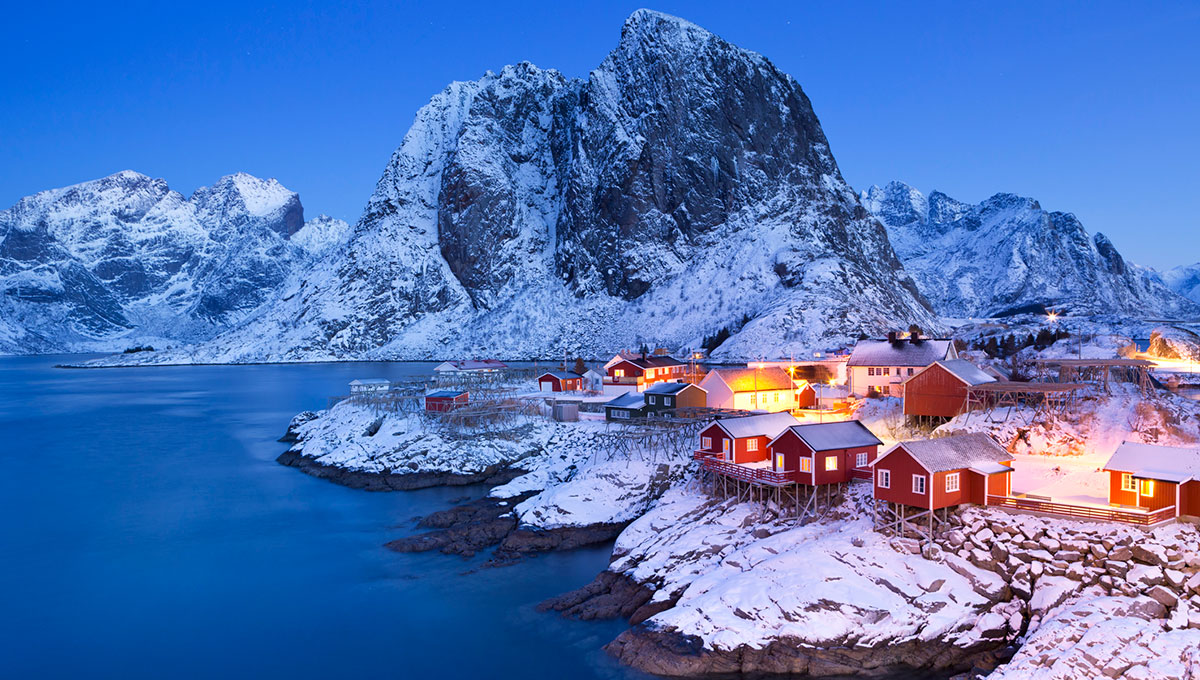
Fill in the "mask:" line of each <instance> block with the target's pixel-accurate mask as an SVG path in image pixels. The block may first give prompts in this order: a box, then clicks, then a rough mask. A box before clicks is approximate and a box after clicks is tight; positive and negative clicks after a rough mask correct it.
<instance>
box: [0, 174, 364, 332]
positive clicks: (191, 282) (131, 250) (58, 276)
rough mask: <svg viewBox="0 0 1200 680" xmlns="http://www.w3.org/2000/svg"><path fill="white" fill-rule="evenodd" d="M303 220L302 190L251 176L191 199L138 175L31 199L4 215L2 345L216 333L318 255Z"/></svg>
mask: <svg viewBox="0 0 1200 680" xmlns="http://www.w3.org/2000/svg"><path fill="white" fill-rule="evenodd" d="M343 224H344V223H343ZM303 226H304V209H303V207H302V206H301V204H300V198H299V196H298V195H297V194H295V193H293V192H291V191H288V190H287V189H285V188H284V187H283V186H281V185H280V184H279V183H278V182H277V181H275V180H273V179H272V180H261V179H258V178H255V177H252V176H250V175H246V174H236V175H230V176H228V177H223V178H221V179H220V180H219V181H218V182H217V183H215V184H213V185H212V186H211V187H203V188H201V189H198V190H197V191H196V192H195V194H193V196H192V197H191V198H190V199H186V198H184V197H183V196H182V195H181V194H179V193H178V192H176V191H172V190H171V189H170V188H169V187H168V186H167V183H166V182H164V181H163V180H161V179H151V178H150V177H147V176H145V175H142V174H139V173H136V172H130V171H126V172H120V173H117V174H115V175H111V176H109V177H105V178H102V179H98V180H95V181H91V182H84V183H82V184H77V185H74V186H70V187H65V188H63V189H54V190H51V191H44V192H41V193H39V194H35V195H33V196H29V197H26V198H24V199H22V200H21V201H19V202H18V203H17V204H16V205H14V206H13V207H12V208H9V209H8V210H5V211H2V212H0V291H2V293H3V294H2V295H0V319H3V321H4V325H3V326H4V327H3V328H0V351H2V352H14V353H19V352H49V351H79V350H87V349H119V348H121V347H122V346H127V345H128V344H136V343H138V342H144V341H149V340H155V339H158V340H162V339H166V340H180V341H188V342H193V341H198V340H204V339H207V338H209V337H211V336H212V335H214V334H216V333H217V332H220V331H222V330H226V329H228V328H229V327H230V326H232V325H233V324H234V323H236V322H238V321H241V320H242V319H244V318H245V317H246V315H247V314H249V313H250V312H251V311H253V310H254V309H255V308H257V307H258V306H259V305H261V304H262V303H263V302H264V301H265V300H267V299H268V298H270V297H273V296H274V294H275V293H276V291H277V290H278V288H279V285H280V284H281V283H282V282H283V281H284V279H285V278H286V277H287V276H288V274H289V273H290V272H291V271H292V269H293V268H294V267H295V266H296V264H297V263H299V262H301V261H306V260H308V259H309V258H311V257H312V253H310V251H309V250H307V249H306V248H305V247H304V246H303V245H298V244H295V243H292V242H290V241H289V240H288V237H289V236H291V235H292V234H294V233H296V232H297V231H298V230H300V229H301V227H303ZM315 228H319V229H324V231H325V232H326V233H329V232H331V231H332V232H336V228H335V227H330V226H329V225H318V226H317V227H315ZM301 233H303V231H301ZM326 240H327V239H326Z"/></svg>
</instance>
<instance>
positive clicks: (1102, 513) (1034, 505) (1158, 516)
mask: <svg viewBox="0 0 1200 680" xmlns="http://www.w3.org/2000/svg"><path fill="white" fill-rule="evenodd" d="M987 504H988V505H994V506H998V507H1001V508H1013V509H1016V510H1027V511H1029V512H1044V513H1047V514H1050V515H1061V516H1063V517H1078V518H1081V519H1100V520H1105V521H1108V522H1121V523H1123V524H1135V525H1138V526H1151V525H1154V524H1158V523H1159V522H1166V521H1167V520H1170V519H1174V518H1175V506H1170V507H1166V508H1160V509H1158V510H1153V511H1145V510H1123V509H1120V508H1097V507H1092V506H1089V505H1073V504H1069V503H1053V502H1048V501H1039V500H1033V499H1030V498H1016V497H1013V496H988V497H987Z"/></svg>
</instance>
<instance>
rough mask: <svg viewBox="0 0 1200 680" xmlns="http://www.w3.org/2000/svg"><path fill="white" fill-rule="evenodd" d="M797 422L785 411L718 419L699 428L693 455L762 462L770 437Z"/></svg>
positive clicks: (729, 461) (744, 462)
mask: <svg viewBox="0 0 1200 680" xmlns="http://www.w3.org/2000/svg"><path fill="white" fill-rule="evenodd" d="M799 424H800V421H799V420H796V418H795V417H793V416H792V414H790V413H786V412H780V413H767V414H764V415H759V416H746V417H744V418H722V419H721V420H716V421H713V423H712V424H711V425H709V426H708V427H706V428H704V429H703V430H701V432H700V448H699V449H697V450H696V456H697V457H704V458H715V459H718V460H722V461H725V462H727V463H737V464H747V463H758V462H763V461H766V460H767V445H768V444H770V442H771V440H772V439H774V438H775V437H777V436H778V435H779V433H781V432H783V431H784V430H785V429H787V428H788V427H790V426H792V425H799Z"/></svg>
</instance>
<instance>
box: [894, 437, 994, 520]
mask: <svg viewBox="0 0 1200 680" xmlns="http://www.w3.org/2000/svg"><path fill="white" fill-rule="evenodd" d="M1012 459H1013V456H1012V454H1011V453H1009V452H1008V451H1006V450H1005V449H1004V448H1003V447H1001V446H1000V445H999V444H997V443H996V440H994V439H992V438H991V437H989V436H988V435H986V434H981V433H977V432H972V433H968V434H958V435H952V436H949V437H938V438H936V439H925V440H916V441H908V442H900V443H899V444H896V445H895V446H893V447H892V448H890V449H888V450H887V451H885V452H884V453H883V455H882V456H880V457H879V458H878V459H877V460H876V461H875V462H874V463H873V464H872V466H871V467H872V468H873V470H874V482H873V484H874V497H875V504H874V508H873V509H874V515H875V528H876V530H878V531H895V532H897V533H905V532H913V533H916V534H918V535H920V536H921V537H922V538H924V539H925V540H931V539H932V536H933V528H934V526H935V523H941V522H944V521H945V520H946V518H947V516H948V511H949V509H950V508H954V507H957V506H959V505H966V504H975V505H987V504H988V498H989V497H990V496H996V497H1006V496H1008V495H1009V494H1010V493H1011V491H1012V467H1011V464H1012ZM939 511H942V512H941V514H939ZM918 521H919V522H920V524H917V522H918ZM921 524H925V525H927V529H926V527H922V526H921Z"/></svg>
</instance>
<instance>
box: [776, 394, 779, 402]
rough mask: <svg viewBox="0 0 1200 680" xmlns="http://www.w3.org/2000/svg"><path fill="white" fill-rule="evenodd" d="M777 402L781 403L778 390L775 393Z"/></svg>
mask: <svg viewBox="0 0 1200 680" xmlns="http://www.w3.org/2000/svg"><path fill="white" fill-rule="evenodd" d="M775 403H776V404H778V403H779V393H778V392H776V393H775Z"/></svg>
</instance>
